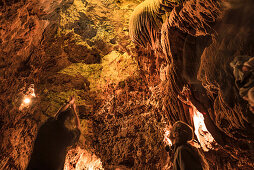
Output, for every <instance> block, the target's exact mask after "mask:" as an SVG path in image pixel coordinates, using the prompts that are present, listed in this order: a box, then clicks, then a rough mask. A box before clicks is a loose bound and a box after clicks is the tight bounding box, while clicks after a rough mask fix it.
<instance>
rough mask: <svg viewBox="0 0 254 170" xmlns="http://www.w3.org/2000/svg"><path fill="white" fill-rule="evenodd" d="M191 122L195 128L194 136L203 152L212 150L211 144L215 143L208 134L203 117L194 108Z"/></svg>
mask: <svg viewBox="0 0 254 170" xmlns="http://www.w3.org/2000/svg"><path fill="white" fill-rule="evenodd" d="M193 122H194V128H195V134H196V136H197V138H198V141H199V143H200V145H201V147H202V149H203V150H204V151H206V152H207V151H209V150H210V149H214V148H213V146H212V144H213V143H214V142H215V141H214V138H213V137H212V135H211V134H210V133H209V132H208V130H207V128H206V126H205V122H204V116H203V114H202V113H200V112H199V111H198V110H197V109H196V108H195V107H194V108H193Z"/></svg>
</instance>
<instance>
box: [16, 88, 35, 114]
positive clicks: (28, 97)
mask: <svg viewBox="0 0 254 170" xmlns="http://www.w3.org/2000/svg"><path fill="white" fill-rule="evenodd" d="M23 94H24V96H23V97H24V98H23V100H22V103H21V105H20V106H19V110H23V109H24V108H28V107H29V106H30V104H31V99H32V98H35V97H36V95H35V93H34V84H30V86H29V87H28V89H27V91H26V92H23Z"/></svg>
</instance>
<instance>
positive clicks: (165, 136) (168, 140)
mask: <svg viewBox="0 0 254 170" xmlns="http://www.w3.org/2000/svg"><path fill="white" fill-rule="evenodd" d="M164 131H165V133H164V142H165V143H166V144H167V145H169V146H172V142H171V140H170V139H169V137H168V136H169V134H170V130H169V128H165V129H164Z"/></svg>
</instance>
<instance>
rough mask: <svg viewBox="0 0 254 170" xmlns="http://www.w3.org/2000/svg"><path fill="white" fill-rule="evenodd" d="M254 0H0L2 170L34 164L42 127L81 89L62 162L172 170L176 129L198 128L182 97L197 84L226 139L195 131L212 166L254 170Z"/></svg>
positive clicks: (68, 166)
mask: <svg viewBox="0 0 254 170" xmlns="http://www.w3.org/2000/svg"><path fill="white" fill-rule="evenodd" d="M253 5H254V3H253V2H252V0H243V1H240V0H221V1H216V0H186V1H182V0H165V1H164V0H163V1H162V0H146V1H143V0H53V1H51V0H0V131H1V132H0V146H1V147H0V167H2V168H3V169H25V168H26V166H27V164H28V162H29V158H30V155H31V152H32V149H33V143H34V140H35V138H36V134H37V131H38V129H39V127H40V126H41V125H42V124H43V123H44V122H45V121H46V120H48V119H49V118H50V117H52V116H53V115H54V114H55V113H56V111H57V110H58V109H59V107H60V106H62V105H63V104H64V103H65V102H66V101H67V100H68V99H69V97H70V96H75V98H76V103H77V106H78V110H79V117H80V119H81V137H80V140H79V142H78V144H77V146H76V147H75V148H71V149H70V150H69V152H68V154H67V157H66V161H65V169H89V168H91V169H117V168H119V169H168V168H169V167H170V166H171V159H170V157H169V155H168V153H167V152H166V150H165V146H166V144H167V137H166V134H167V129H168V127H169V126H170V125H172V124H173V123H174V122H176V121H178V120H181V121H184V122H186V123H188V124H189V125H191V126H192V127H193V128H195V127H196V124H194V123H193V120H194V119H195V118H193V116H191V114H190V111H189V110H188V108H186V107H185V105H184V104H183V103H182V102H181V101H180V100H179V98H178V95H179V94H180V93H181V90H182V89H183V87H184V86H185V85H186V84H190V85H191V87H192V88H193V91H194V94H196V97H197V98H198V99H200V100H201V101H203V104H204V105H205V106H207V107H209V108H211V109H210V110H209V113H208V114H209V116H210V117H211V120H212V121H213V123H214V124H215V126H216V127H217V128H218V129H219V131H220V133H221V134H222V135H221V136H222V138H223V139H220V138H218V137H216V136H213V134H212V135H211V134H210V133H209V134H206V133H203V135H202V134H200V136H198V135H197V136H196V140H198V141H199V144H197V145H198V146H197V147H199V148H200V150H203V152H204V154H205V157H206V158H207V160H208V163H209V165H210V167H211V169H253V168H254V155H253V153H254V152H253V148H254V131H253V129H254V114H253V110H254V109H253V107H254V106H253V105H252V107H251V101H250V99H249V98H248V95H247V93H248V90H249V89H251V88H252V89H253V87H254V75H253V70H251V71H247V72H248V76H247V78H246V77H244V80H242V79H243V78H242V77H243V76H245V74H244V73H245V72H244V73H243V72H241V70H240V71H239V64H241V62H242V65H244V64H243V63H246V62H247V61H250V60H251V58H253V56H254V50H253V49H254V48H253V45H254V42H253V33H254V32H253V30H254V28H253V27H254V25H253V23H254V12H253V11H252V7H253ZM249 59H250V60H249ZM243 61H244V62H243ZM249 63H250V64H249V65H248V67H247V68H251V67H252V69H253V68H254V64H253V62H252V65H251V62H249ZM237 64H238V65H237ZM237 80H239V81H240V84H239V83H238V82H239V81H237ZM246 89H247V90H246ZM195 92H196V93H195ZM246 96H247V98H246ZM25 99H26V100H25ZM252 104H253V103H252ZM194 112H195V109H194ZM196 112H197V111H196ZM196 112H195V113H196ZM196 118H197V117H196ZM201 119H202V118H201ZM200 125H201V124H200ZM194 130H195V131H196V130H197V127H196V129H194ZM205 132H207V129H206V130H205ZM197 133H200V132H197ZM209 135H210V136H209ZM200 140H203V142H200ZM0 169H1V168H0Z"/></svg>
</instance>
